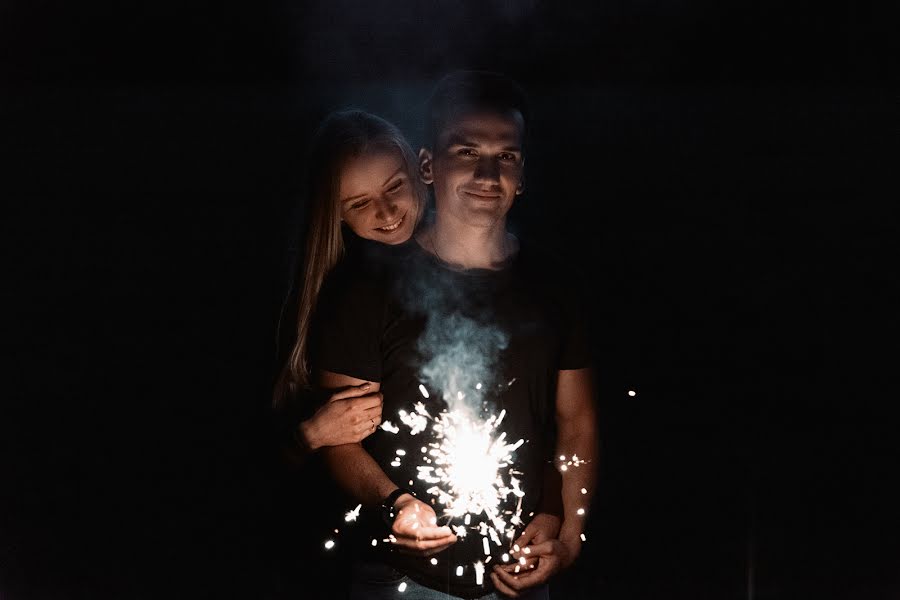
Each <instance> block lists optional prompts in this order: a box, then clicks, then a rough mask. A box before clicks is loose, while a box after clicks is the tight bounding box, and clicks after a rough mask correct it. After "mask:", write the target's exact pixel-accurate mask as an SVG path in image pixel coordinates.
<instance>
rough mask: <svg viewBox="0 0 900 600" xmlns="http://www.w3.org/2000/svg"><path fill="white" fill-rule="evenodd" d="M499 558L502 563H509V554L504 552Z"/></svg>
mask: <svg viewBox="0 0 900 600" xmlns="http://www.w3.org/2000/svg"><path fill="white" fill-rule="evenodd" d="M500 558H501V559H502V560H503V562H509V554H507V553H506V552H504V553H503V556H501V557H500Z"/></svg>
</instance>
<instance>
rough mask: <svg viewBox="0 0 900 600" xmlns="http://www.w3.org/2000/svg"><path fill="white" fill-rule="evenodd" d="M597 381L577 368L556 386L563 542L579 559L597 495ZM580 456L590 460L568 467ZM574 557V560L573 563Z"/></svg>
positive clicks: (563, 374) (562, 373)
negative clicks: (592, 504) (582, 537)
mask: <svg viewBox="0 0 900 600" xmlns="http://www.w3.org/2000/svg"><path fill="white" fill-rule="evenodd" d="M594 394H595V390H594V380H593V372H592V370H591V369H574V370H566V371H560V372H559V379H558V382H557V386H556V420H557V430H558V434H559V436H558V440H557V448H556V460H557V461H560V458H559V457H560V456H565V457H566V458H565V462H562V461H560V462H561V464H558V467H559V469H560V471H561V474H562V502H563V523H562V527H561V529H560V532H559V539H560V541H562V542H564V543H565V544H566V545H567V546H569V547H570V548H571V549H572V550H573V551H574V552H575V555H576V556H577V554H578V552H580V549H581V534H582V533H583V532H584V522H585V518H586V517H587V511H588V508H589V506H590V502H591V498H592V496H593V493H594V485H595V483H596V479H597V462H598V458H599V457H598V453H599V442H598V436H597V422H596V408H595V406H594ZM573 457H577V458H578V459H579V460H583V461H587V462H585V463H581V464H580V465H578V466H576V465H574V464H573V465H567V463H568V462H569V461H572V460H573ZM574 558H575V556H573V557H572V559H573V560H574Z"/></svg>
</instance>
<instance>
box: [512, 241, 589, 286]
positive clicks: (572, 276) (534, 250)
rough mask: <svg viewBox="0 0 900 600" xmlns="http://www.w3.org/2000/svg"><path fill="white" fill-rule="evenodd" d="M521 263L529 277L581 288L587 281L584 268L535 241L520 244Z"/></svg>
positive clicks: (554, 249) (552, 248) (555, 250)
mask: <svg viewBox="0 0 900 600" xmlns="http://www.w3.org/2000/svg"><path fill="white" fill-rule="evenodd" d="M519 263H520V265H521V267H522V269H523V271H524V273H525V274H526V275H527V276H528V277H536V278H540V280H541V281H543V282H554V283H555V284H556V285H561V286H563V287H566V288H572V287H577V288H580V287H581V286H582V284H583V283H584V282H586V281H587V277H586V274H585V272H584V268H583V267H582V266H580V265H579V264H578V263H576V262H575V261H574V260H572V258H571V257H569V256H566V255H565V254H563V253H562V252H560V251H559V250H558V249H557V248H554V247H551V246H548V245H545V244H540V243H536V242H533V241H527V240H526V241H522V242H520V250H519Z"/></svg>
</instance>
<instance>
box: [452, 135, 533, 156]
mask: <svg viewBox="0 0 900 600" xmlns="http://www.w3.org/2000/svg"><path fill="white" fill-rule="evenodd" d="M450 146H470V147H472V148H477V147H478V146H479V144H478V143H476V142H473V141H472V140H470V139H468V138H466V137H465V136H464V135H462V134H460V133H451V134H450V136H449V137H448V138H447V147H450ZM502 150H503V152H522V146H520V145H518V144H508V145H506V146H503V148H502Z"/></svg>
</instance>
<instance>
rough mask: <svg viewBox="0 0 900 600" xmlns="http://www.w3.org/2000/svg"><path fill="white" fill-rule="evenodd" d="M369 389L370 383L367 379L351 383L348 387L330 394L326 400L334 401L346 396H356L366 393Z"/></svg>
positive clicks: (370, 387)
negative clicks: (359, 382)
mask: <svg viewBox="0 0 900 600" xmlns="http://www.w3.org/2000/svg"><path fill="white" fill-rule="evenodd" d="M370 389H372V384H371V383H370V382H368V381H367V382H365V383H361V384H359V385H351V386H350V387H348V388H345V389H343V390H340V391H338V392H334V393H333V394H331V397H330V398H329V399H328V401H329V402H334V401H335V400H344V399H346V398H358V397H360V396H365V395H366V394H368V393H369V390H370Z"/></svg>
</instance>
